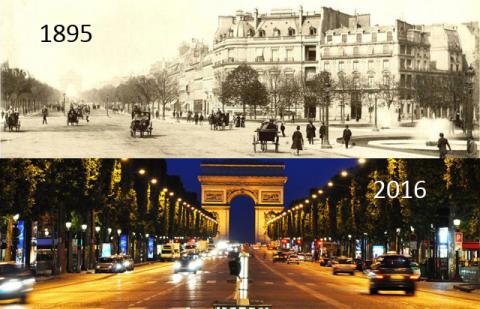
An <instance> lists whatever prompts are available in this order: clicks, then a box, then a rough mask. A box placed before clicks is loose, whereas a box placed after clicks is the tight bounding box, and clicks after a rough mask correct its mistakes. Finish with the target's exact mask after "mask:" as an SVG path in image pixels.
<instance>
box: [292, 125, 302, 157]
mask: <svg viewBox="0 0 480 309" xmlns="http://www.w3.org/2000/svg"><path fill="white" fill-rule="evenodd" d="M291 148H292V149H296V150H297V156H299V155H300V150H303V135H302V132H300V126H297V131H295V132H293V135H292V147H291Z"/></svg>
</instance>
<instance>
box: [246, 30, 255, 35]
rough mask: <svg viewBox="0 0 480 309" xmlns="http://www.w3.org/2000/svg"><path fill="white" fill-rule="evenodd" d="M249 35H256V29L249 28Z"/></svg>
mask: <svg viewBox="0 0 480 309" xmlns="http://www.w3.org/2000/svg"><path fill="white" fill-rule="evenodd" d="M247 35H248V36H249V37H252V36H255V31H254V30H253V29H250V30H248V33H247Z"/></svg>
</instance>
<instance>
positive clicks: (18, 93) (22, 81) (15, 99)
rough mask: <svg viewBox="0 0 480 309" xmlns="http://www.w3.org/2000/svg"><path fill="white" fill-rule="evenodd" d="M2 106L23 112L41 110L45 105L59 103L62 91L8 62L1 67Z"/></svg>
mask: <svg viewBox="0 0 480 309" xmlns="http://www.w3.org/2000/svg"><path fill="white" fill-rule="evenodd" d="M1 80H2V87H1V95H2V102H3V103H2V108H3V109H8V108H9V107H10V106H12V107H13V108H16V109H18V110H19V111H20V112H22V113H31V112H35V111H39V110H41V109H42V107H43V106H44V105H46V106H53V105H55V104H58V102H59V101H60V100H61V98H62V93H61V92H60V91H58V90H57V89H55V88H53V87H51V86H49V85H47V84H45V83H43V82H41V81H39V80H37V79H35V78H34V77H33V76H31V74H29V73H28V72H26V71H24V70H22V69H19V68H11V67H10V66H9V65H8V63H7V62H5V63H3V64H2V68H1Z"/></svg>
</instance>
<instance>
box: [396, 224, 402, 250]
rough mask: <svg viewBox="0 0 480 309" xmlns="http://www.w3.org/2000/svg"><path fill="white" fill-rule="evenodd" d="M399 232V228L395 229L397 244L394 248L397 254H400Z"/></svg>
mask: <svg viewBox="0 0 480 309" xmlns="http://www.w3.org/2000/svg"><path fill="white" fill-rule="evenodd" d="M401 230H402V229H401V228H399V227H397V230H396V232H397V241H396V242H397V246H396V247H397V248H396V249H397V253H400V232H401Z"/></svg>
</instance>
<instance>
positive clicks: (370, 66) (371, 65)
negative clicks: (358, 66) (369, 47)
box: [368, 60, 375, 71]
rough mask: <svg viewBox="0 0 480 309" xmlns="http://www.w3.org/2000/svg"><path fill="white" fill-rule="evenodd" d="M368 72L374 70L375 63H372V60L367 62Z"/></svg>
mask: <svg viewBox="0 0 480 309" xmlns="http://www.w3.org/2000/svg"><path fill="white" fill-rule="evenodd" d="M368 70H369V71H373V70H375V62H373V60H369V61H368Z"/></svg>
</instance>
